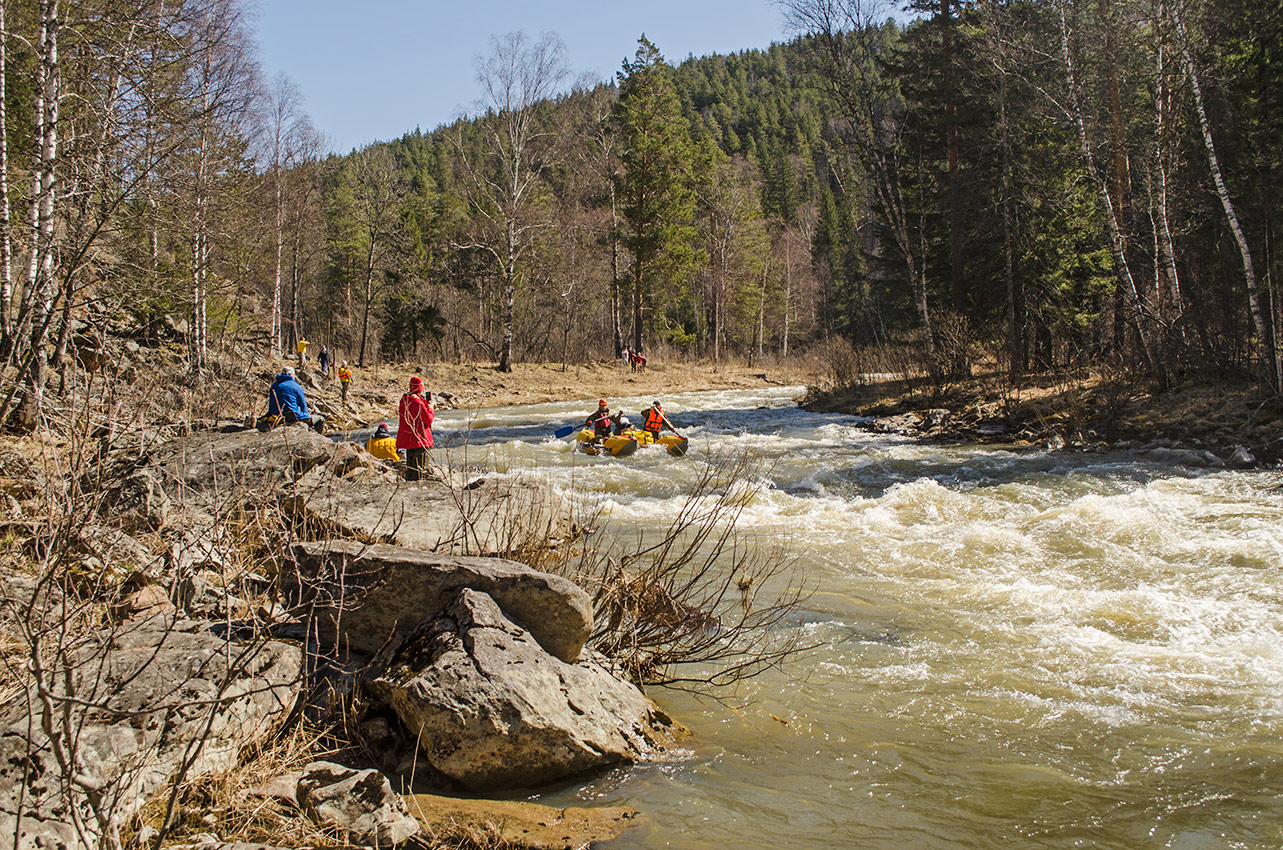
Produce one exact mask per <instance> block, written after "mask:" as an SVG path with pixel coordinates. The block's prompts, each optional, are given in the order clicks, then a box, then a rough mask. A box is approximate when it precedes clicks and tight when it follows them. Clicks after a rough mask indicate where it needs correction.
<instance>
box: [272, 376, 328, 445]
mask: <svg viewBox="0 0 1283 850" xmlns="http://www.w3.org/2000/svg"><path fill="white" fill-rule="evenodd" d="M273 417H277V419H279V420H282V421H284V422H285V423H286V424H293V423H295V422H303V423H306V424H308V425H311V426H312V428H313V429H314V430H315V431H316V433H318V434H324V433H325V417H324V416H321V415H319V414H318V415H316V416H313V415H312V414H311V413H310V412H309V411H308V409H307V396H306V395H304V394H303V385H302V384H300V383H299V382H298V381H297V380H295V378H294V369H293V368H292V367H290V366H286V367H285V368H283V369H281V374H279V375H277V376H276V379H275V380H274V381H272V386H271V388H270V389H268V391H267V417H266V422H267V428H270V427H271V426H272V424H273V423H274V422H275V421H277V420H274V419H273ZM267 428H263V427H262V426H261V425H260V429H261V430H264V431H265V430H267Z"/></svg>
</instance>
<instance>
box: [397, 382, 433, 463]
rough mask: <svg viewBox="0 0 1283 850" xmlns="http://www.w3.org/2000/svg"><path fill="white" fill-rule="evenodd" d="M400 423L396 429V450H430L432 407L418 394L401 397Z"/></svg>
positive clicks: (407, 394)
mask: <svg viewBox="0 0 1283 850" xmlns="http://www.w3.org/2000/svg"><path fill="white" fill-rule="evenodd" d="M400 413H401V421H400V423H398V425H397V429H396V447H397V448H398V449H421V448H422V449H430V448H432V415H433V410H432V405H430V404H428V402H427V400H426V399H424V397H423V396H421V395H419V394H418V393H406V394H405V395H403V396H401V409H400Z"/></svg>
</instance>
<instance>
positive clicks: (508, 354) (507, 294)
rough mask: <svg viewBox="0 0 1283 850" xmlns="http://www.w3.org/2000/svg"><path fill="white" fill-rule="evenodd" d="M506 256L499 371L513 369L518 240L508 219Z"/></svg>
mask: <svg viewBox="0 0 1283 850" xmlns="http://www.w3.org/2000/svg"><path fill="white" fill-rule="evenodd" d="M505 243H506V256H505V261H504V264H503V344H502V345H501V346H500V348H499V371H500V372H511V371H512V323H513V315H514V313H515V309H516V301H517V281H516V277H515V275H516V262H517V257H516V240H515V234H514V232H513V222H512V221H511V220H509V221H508V224H507V233H506V234H505Z"/></svg>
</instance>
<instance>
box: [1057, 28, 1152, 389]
mask: <svg viewBox="0 0 1283 850" xmlns="http://www.w3.org/2000/svg"><path fill="white" fill-rule="evenodd" d="M1060 46H1061V55H1062V58H1063V60H1064V63H1065V73H1066V75H1067V77H1068V81H1067V82H1068V85H1069V95H1070V101H1071V103H1072V109H1073V111H1072V114H1071V115H1070V118H1071V120H1072V121H1073V123H1074V128H1075V130H1077V133H1078V146H1079V153H1080V154H1081V155H1082V158H1083V164H1084V165H1085V166H1086V167H1087V170H1088V172H1089V173H1090V174H1091V176H1092V179H1093V180H1094V181H1095V183H1096V191H1097V192H1098V193H1099V195H1100V200H1101V204H1102V206H1104V208H1105V209H1104V212H1105V224H1106V226H1107V227H1108V229H1109V238H1110V243H1111V247H1112V248H1113V254H1114V262H1115V263H1116V264H1117V266H1118V269H1117V274H1118V276H1119V279H1120V281H1121V282H1122V285H1123V287H1124V289H1123V293H1124V297H1126V298H1128V299H1129V301H1130V305H1131V307H1132V309H1133V311H1134V312H1135V314H1136V323H1135V324H1136V333H1137V336H1138V337H1139V338H1140V345H1141V352H1142V353H1143V354H1144V355H1145V362H1146V364H1147V366H1148V367H1149V371H1150V374H1152V375H1154V376H1155V377H1158V378H1160V379H1161V378H1162V374H1161V372H1162V368H1161V365H1160V364H1159V363H1158V362H1157V361H1156V360H1155V359H1154V350H1153V346H1152V344H1151V342H1150V338H1149V332H1148V330H1147V329H1146V326H1145V318H1144V316H1143V315H1142V310H1141V302H1140V292H1139V291H1138V290H1137V288H1136V279H1135V277H1133V276H1132V270H1131V265H1130V264H1129V263H1128V262H1127V244H1126V241H1125V240H1124V237H1123V232H1122V230H1121V228H1120V227H1119V224H1118V215H1117V211H1116V209H1115V204H1114V199H1113V197H1112V195H1111V193H1110V189H1109V183H1108V182H1107V181H1106V180H1105V179H1104V178H1103V177H1102V176H1101V174H1100V169H1099V168H1097V167H1096V158H1095V156H1093V155H1092V151H1091V142H1090V141H1089V140H1088V138H1087V122H1086V118H1084V116H1083V109H1082V104H1081V102H1080V99H1079V97H1078V83H1077V79H1076V73H1075V66H1074V61H1073V54H1072V53H1071V52H1070V49H1069V23H1068V21H1066V20H1065V11H1064V8H1063V7H1062V8H1061V10H1060Z"/></svg>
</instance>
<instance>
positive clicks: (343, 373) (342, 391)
mask: <svg viewBox="0 0 1283 850" xmlns="http://www.w3.org/2000/svg"><path fill="white" fill-rule="evenodd" d="M351 386H352V370H351V369H349V368H348V367H347V361H346V360H344V361H343V363H342V364H340V365H339V399H340V400H341V401H342V403H343V406H344V407H346V406H347V391H348V388H349V387H351Z"/></svg>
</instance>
